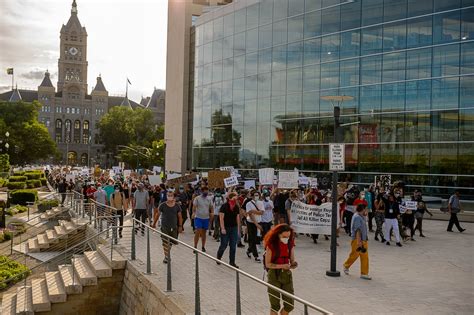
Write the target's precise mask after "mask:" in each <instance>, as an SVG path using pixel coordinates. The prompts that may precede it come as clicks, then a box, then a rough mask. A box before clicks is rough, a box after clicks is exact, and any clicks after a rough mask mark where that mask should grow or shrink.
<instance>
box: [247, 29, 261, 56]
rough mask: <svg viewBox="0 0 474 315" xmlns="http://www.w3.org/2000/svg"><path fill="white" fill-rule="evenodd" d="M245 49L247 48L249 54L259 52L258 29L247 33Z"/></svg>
mask: <svg viewBox="0 0 474 315" xmlns="http://www.w3.org/2000/svg"><path fill="white" fill-rule="evenodd" d="M245 48H246V51H247V53H249V52H253V51H257V50H258V29H257V28H254V29H252V30H248V31H247V36H246V47H245Z"/></svg>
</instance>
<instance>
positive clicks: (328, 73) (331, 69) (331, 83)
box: [321, 62, 339, 90]
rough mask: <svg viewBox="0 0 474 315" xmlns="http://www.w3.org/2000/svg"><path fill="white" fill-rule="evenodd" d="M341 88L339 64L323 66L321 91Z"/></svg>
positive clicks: (333, 63) (325, 64) (332, 63)
mask: <svg viewBox="0 0 474 315" xmlns="http://www.w3.org/2000/svg"><path fill="white" fill-rule="evenodd" d="M338 87H339V62H331V63H324V64H321V90H323V89H333V88H338Z"/></svg>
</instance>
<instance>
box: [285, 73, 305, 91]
mask: <svg viewBox="0 0 474 315" xmlns="http://www.w3.org/2000/svg"><path fill="white" fill-rule="evenodd" d="M286 78H287V80H286V90H287V93H293V92H294V93H296V92H301V91H302V86H303V77H302V71H301V68H295V69H290V70H288V72H287V77H286Z"/></svg>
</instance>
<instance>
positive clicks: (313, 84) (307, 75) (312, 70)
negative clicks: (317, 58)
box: [303, 65, 320, 91]
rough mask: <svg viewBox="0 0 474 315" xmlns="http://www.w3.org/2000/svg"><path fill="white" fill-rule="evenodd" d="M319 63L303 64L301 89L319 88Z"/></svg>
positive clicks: (311, 89)
mask: <svg viewBox="0 0 474 315" xmlns="http://www.w3.org/2000/svg"><path fill="white" fill-rule="evenodd" d="M319 83H320V65H311V66H305V67H304V68H303V90H304V91H313V90H319Z"/></svg>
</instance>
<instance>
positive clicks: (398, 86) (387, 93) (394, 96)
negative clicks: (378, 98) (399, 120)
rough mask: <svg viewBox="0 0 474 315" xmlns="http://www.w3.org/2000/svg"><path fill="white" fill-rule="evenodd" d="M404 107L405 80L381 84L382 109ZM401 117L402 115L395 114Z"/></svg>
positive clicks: (390, 109) (393, 109)
mask: <svg viewBox="0 0 474 315" xmlns="http://www.w3.org/2000/svg"><path fill="white" fill-rule="evenodd" d="M404 109H405V82H401V83H389V84H383V85H382V111H384V112H387V111H388V112H391V111H400V110H404ZM397 116H399V117H400V116H401V117H403V115H397Z"/></svg>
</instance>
